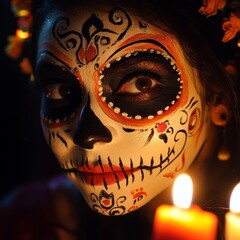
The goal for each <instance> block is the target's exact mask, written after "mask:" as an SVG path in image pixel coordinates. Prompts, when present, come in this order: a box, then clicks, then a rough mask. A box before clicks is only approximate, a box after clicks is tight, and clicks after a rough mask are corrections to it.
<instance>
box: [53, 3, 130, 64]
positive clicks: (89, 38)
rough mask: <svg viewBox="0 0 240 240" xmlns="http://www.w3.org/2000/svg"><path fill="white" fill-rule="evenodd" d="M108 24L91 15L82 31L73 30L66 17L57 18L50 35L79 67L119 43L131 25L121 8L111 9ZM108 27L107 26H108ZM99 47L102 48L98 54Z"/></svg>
mask: <svg viewBox="0 0 240 240" xmlns="http://www.w3.org/2000/svg"><path fill="white" fill-rule="evenodd" d="M108 20H109V22H108V24H109V23H110V24H111V25H110V26H111V27H112V28H111V29H110V28H107V27H106V26H105V25H106V24H105V25H104V22H103V21H102V20H101V19H100V18H99V17H97V16H96V15H95V14H92V16H91V17H90V18H88V19H87V20H86V21H85V23H84V24H83V26H82V29H77V30H73V29H72V27H71V23H70V20H69V19H68V18H67V17H59V18H57V19H56V21H55V22H54V25H53V29H52V33H53V36H54V38H55V39H56V40H57V42H58V44H59V46H60V47H61V48H62V49H64V50H65V51H66V52H68V53H70V54H74V55H75V57H76V59H75V60H76V63H77V64H78V66H79V67H81V66H83V65H85V64H87V63H89V62H90V61H93V60H95V59H97V58H98V56H99V54H100V53H103V52H104V51H105V49H107V48H108V47H111V46H113V45H114V44H116V43H117V42H118V41H120V40H121V39H122V38H123V37H124V36H125V34H126V33H127V31H128V29H129V28H130V26H131V25H132V21H131V18H130V17H129V15H128V14H127V12H125V11H124V10H123V9H121V8H118V7H116V8H112V9H111V10H110V11H109V14H108ZM108 26H109V25H108ZM99 46H101V47H102V50H101V52H99Z"/></svg>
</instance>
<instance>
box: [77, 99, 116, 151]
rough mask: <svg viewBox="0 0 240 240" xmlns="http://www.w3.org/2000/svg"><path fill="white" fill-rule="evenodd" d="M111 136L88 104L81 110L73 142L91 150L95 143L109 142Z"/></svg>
mask: <svg viewBox="0 0 240 240" xmlns="http://www.w3.org/2000/svg"><path fill="white" fill-rule="evenodd" d="M111 141H112V134H111V132H110V131H109V130H108V129H107V128H106V127H105V126H104V125H103V123H102V122H101V121H100V120H99V118H98V117H97V116H96V115H95V114H94V112H93V111H92V110H91V108H90V103H89V101H88V104H87V105H86V107H85V108H84V109H83V110H82V112H81V116H80V120H79V122H78V126H77V131H76V133H75V135H74V138H73V142H74V143H75V144H76V145H79V146H81V147H82V148H85V149H92V148H93V146H94V144H95V143H97V142H105V143H107V142H111Z"/></svg>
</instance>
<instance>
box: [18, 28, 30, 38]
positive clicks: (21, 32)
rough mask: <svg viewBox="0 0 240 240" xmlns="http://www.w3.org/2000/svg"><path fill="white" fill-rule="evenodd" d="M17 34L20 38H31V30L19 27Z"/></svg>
mask: <svg viewBox="0 0 240 240" xmlns="http://www.w3.org/2000/svg"><path fill="white" fill-rule="evenodd" d="M16 35H17V36H18V37H19V38H21V39H27V38H29V36H30V34H29V32H24V31H22V30H20V29H17V31H16Z"/></svg>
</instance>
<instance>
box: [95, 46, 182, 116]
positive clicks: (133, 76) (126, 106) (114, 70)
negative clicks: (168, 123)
mask: <svg viewBox="0 0 240 240" xmlns="http://www.w3.org/2000/svg"><path fill="white" fill-rule="evenodd" d="M180 76H181V73H180V71H179V69H178V68H177V66H176V64H175V63H174V62H173V60H171V58H170V57H169V55H167V54H166V53H164V52H161V51H158V50H154V49H142V50H139V51H134V52H131V53H128V54H126V55H124V56H122V57H119V58H117V59H115V60H114V61H112V62H109V63H108V64H106V66H105V67H104V68H103V69H102V70H101V71H100V74H99V82H98V84H99V88H98V94H99V96H100V98H101V100H102V101H103V102H104V103H105V104H106V105H107V106H108V107H109V108H110V109H112V111H114V112H115V113H116V114H120V115H122V116H124V117H125V118H127V119H136V120H141V119H143V118H148V119H153V118H154V117H155V116H159V115H161V114H162V113H164V112H165V111H167V110H169V109H170V107H171V106H173V105H175V104H176V103H177V102H178V100H179V99H180V96H181V93H182V88H183V82H182V80H181V77H180ZM139 80H140V81H143V83H144V81H145V82H149V84H153V87H151V86H150V87H149V91H145V92H144V90H143V91H141V90H139V91H137V90H136V91H135V92H133V93H128V92H126V93H122V92H121V91H120V92H119V89H120V90H121V87H122V86H124V84H126V83H127V85H128V88H131V89H132V88H133V89H134V90H135V89H137V86H136V85H137V84H138V83H137V82H138V81H139ZM129 83H130V84H129ZM140 84H141V82H140ZM140 87H141V86H140Z"/></svg>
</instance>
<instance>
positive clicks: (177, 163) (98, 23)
mask: <svg viewBox="0 0 240 240" xmlns="http://www.w3.org/2000/svg"><path fill="white" fill-rule="evenodd" d="M36 78H37V80H38V81H39V82H40V84H41V85H42V88H43V98H42V111H41V119H42V127H43V132H44V135H45V138H46V140H47V142H48V144H49V146H50V147H51V149H52V151H53V152H54V153H55V155H56V157H57V158H58V160H59V163H60V166H61V168H62V169H63V171H64V172H65V173H66V174H67V176H68V177H69V178H70V179H71V180H72V181H73V182H74V183H75V184H76V185H77V186H78V188H79V189H80V191H81V193H82V194H83V196H84V198H85V200H86V202H87V203H88V205H89V206H90V207H91V208H92V209H93V210H94V211H97V212H99V213H101V214H104V215H110V216H113V215H122V214H127V213H129V212H131V211H134V210H136V209H138V208H140V207H141V206H143V205H145V204H146V203H147V202H149V201H150V200H151V199H153V198H154V197H155V196H156V195H158V194H159V193H161V192H162V191H163V190H164V189H166V188H167V187H168V186H169V185H170V184H171V183H172V182H173V180H174V178H175V177H176V176H177V175H178V174H179V173H182V172H184V171H186V170H187V169H188V168H189V166H190V165H191V163H192V162H193V161H194V160H195V158H196V157H197V156H198V154H199V152H200V151H201V149H202V147H203V146H204V142H205V139H206V132H207V129H208V127H209V122H208V120H207V108H204V110H203V107H202V102H201V98H200V92H201V85H200V81H199V79H198V75H197V74H196V72H195V71H194V70H193V69H192V68H191V67H190V65H189V63H188V62H187V60H186V59H185V58H184V55H183V52H182V49H181V46H180V44H179V42H178V41H177V39H175V37H174V36H173V35H170V34H169V33H166V32H164V31H163V30H161V29H160V28H156V27H155V26H153V25H151V24H149V23H148V22H146V21H144V20H143V19H141V18H138V17H136V16H134V15H133V14H131V13H130V12H128V11H127V10H124V9H119V8H114V7H111V8H106V9H105V11H101V10H97V9H94V8H88V9H87V10H86V11H83V12H82V14H81V15H80V14H78V12H77V11H71V13H68V12H64V13H63V12H60V11H57V10H56V11H55V12H54V13H53V14H52V15H51V16H50V17H49V18H47V19H46V20H45V22H44V24H43V27H42V29H41V32H40V38H39V43H38V57H37V64H36Z"/></svg>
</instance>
